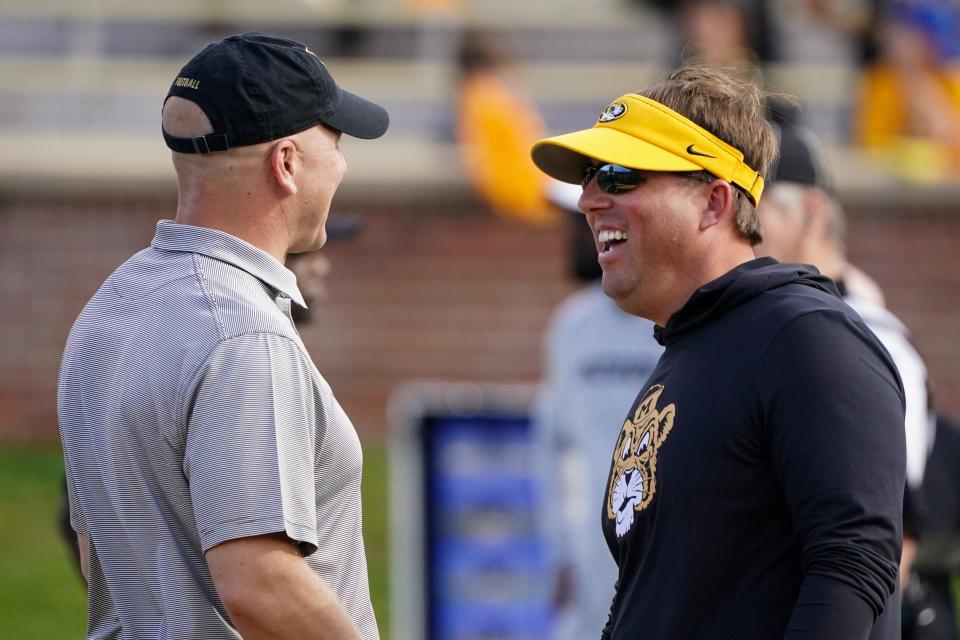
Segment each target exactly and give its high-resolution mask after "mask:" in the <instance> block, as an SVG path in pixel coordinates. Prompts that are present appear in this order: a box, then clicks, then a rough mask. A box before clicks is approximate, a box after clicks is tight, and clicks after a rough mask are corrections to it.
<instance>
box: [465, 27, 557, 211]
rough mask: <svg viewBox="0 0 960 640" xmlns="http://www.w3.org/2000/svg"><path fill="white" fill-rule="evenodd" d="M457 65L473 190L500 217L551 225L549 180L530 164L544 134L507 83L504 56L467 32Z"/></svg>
mask: <svg viewBox="0 0 960 640" xmlns="http://www.w3.org/2000/svg"><path fill="white" fill-rule="evenodd" d="M459 67H460V74H461V80H460V93H459V100H458V117H457V123H458V132H457V134H458V135H457V137H458V144H459V148H460V156H461V159H462V161H463V163H464V166H465V167H466V169H467V172H468V174H469V176H470V180H471V183H472V184H473V187H474V189H475V190H476V191H477V193H478V194H479V195H480V196H481V197H482V198H483V200H484V201H485V202H486V203H487V204H488V205H489V206H490V207H491V208H492V209H493V210H494V211H495V212H497V213H499V214H502V215H505V216H508V217H513V218H517V219H520V220H522V221H524V222H527V223H531V224H535V225H543V224H548V223H550V222H552V221H554V220H555V218H556V213H555V211H554V210H553V209H552V208H551V207H550V205H549V203H548V201H547V197H546V191H547V178H546V176H544V175H543V174H542V173H541V172H540V171H538V170H537V168H536V167H535V166H534V164H533V162H532V161H531V160H530V147H531V146H532V145H533V143H534V142H535V141H537V140H539V139H540V138H542V137H544V135H545V127H544V124H543V120H542V118H541V116H540V113H539V112H538V111H537V108H536V107H535V105H534V104H533V103H532V102H531V101H530V99H529V98H528V97H527V96H526V95H524V93H523V92H522V91H520V90H519V89H518V88H517V87H516V86H515V85H514V83H512V82H511V80H510V79H509V77H508V73H507V59H506V55H505V54H504V53H503V52H502V50H500V49H499V48H497V47H496V46H495V45H494V43H493V42H492V41H487V40H485V39H483V38H481V37H479V36H477V35H474V34H468V35H467V36H465V38H464V42H463V44H462V46H461V50H460V59H459Z"/></svg>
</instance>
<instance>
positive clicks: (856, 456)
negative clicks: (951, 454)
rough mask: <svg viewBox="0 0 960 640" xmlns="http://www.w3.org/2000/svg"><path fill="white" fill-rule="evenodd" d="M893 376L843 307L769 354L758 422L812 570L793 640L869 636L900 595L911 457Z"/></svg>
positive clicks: (791, 327) (815, 318) (796, 325)
mask: <svg viewBox="0 0 960 640" xmlns="http://www.w3.org/2000/svg"><path fill="white" fill-rule="evenodd" d="M892 367H893V365H892V363H891V362H890V360H889V356H887V354H886V352H885V351H884V350H883V348H882V347H881V346H880V344H879V343H878V342H877V340H876V339H875V338H874V337H873V335H872V334H871V333H870V332H869V330H867V329H866V327H865V326H864V325H863V324H862V322H860V321H858V320H855V319H853V317H852V316H848V315H846V314H844V313H843V312H841V311H839V310H836V311H833V310H831V311H821V312H815V313H808V314H806V315H804V316H801V317H799V318H796V319H794V320H793V321H791V322H790V323H788V324H787V325H786V326H785V327H784V329H782V330H781V331H780V333H779V334H778V335H777V336H776V337H775V338H774V340H773V341H772V342H771V344H770V346H769V348H768V350H767V352H766V353H765V354H764V357H763V362H762V365H761V376H760V379H759V389H760V406H759V408H758V411H759V413H760V415H759V421H760V424H761V425H762V429H763V430H764V431H765V435H766V441H767V442H768V443H769V447H770V455H771V459H772V461H773V465H774V468H775V472H776V474H777V476H778V480H779V482H780V485H781V487H782V490H783V493H784V496H785V498H786V501H787V504H788V506H789V509H790V512H791V515H792V519H793V522H794V530H795V539H796V542H797V544H798V545H799V546H800V549H801V569H802V572H803V581H802V583H801V587H800V593H799V596H798V598H797V601H796V604H795V606H794V610H793V614H792V616H791V619H790V623H789V626H788V628H787V632H786V634H785V638H787V639H788V640H800V639H806V638H817V639H820V640H833V639H836V640H840V639H843V640H847V639H855V638H857V639H859V638H862V639H866V638H867V637H868V636H869V634H870V630H871V628H872V626H873V623H874V620H875V619H876V618H877V616H879V615H880V613H881V612H882V611H883V609H884V607H885V606H886V605H887V602H888V601H889V600H890V596H891V594H892V593H893V592H894V589H895V587H896V581H897V566H898V560H899V557H900V545H901V536H902V509H903V506H902V500H903V489H904V482H905V472H906V453H905V450H904V448H905V447H904V430H903V424H904V422H903V419H904V418H903V416H904V399H903V389H902V386H901V384H900V382H899V378H898V377H897V375H896V373H895V370H894V369H893V368H892Z"/></svg>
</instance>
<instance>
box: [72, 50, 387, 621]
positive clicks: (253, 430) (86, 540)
mask: <svg viewBox="0 0 960 640" xmlns="http://www.w3.org/2000/svg"><path fill="white" fill-rule="evenodd" d="M162 116H163V131H162V133H163V137H164V140H165V141H166V144H167V146H168V147H169V148H170V149H172V150H173V165H174V168H175V170H176V174H177V180H178V187H179V198H178V204H177V213H176V220H175V221H160V222H159V223H158V225H157V231H156V235H155V237H154V239H153V242H152V243H151V246H150V247H148V248H147V249H144V250H143V251H141V252H139V253H138V254H136V255H135V256H133V257H132V258H130V259H129V260H128V261H127V262H126V263H124V264H123V265H121V266H120V267H119V268H118V269H117V270H116V271H115V272H114V273H113V274H112V275H110V276H109V278H108V279H107V281H106V282H105V283H104V285H103V286H102V287H101V288H100V290H99V291H98V292H97V293H96V294H95V295H94V297H93V298H92V299H91V301H90V302H89V303H88V304H87V306H86V307H85V308H84V310H83V312H82V313H81V314H80V317H79V318H78V319H77V321H76V323H75V324H74V326H73V328H72V330H71V332H70V337H69V338H68V342H67V345H66V348H65V351H64V356H63V360H62V363H61V369H60V378H59V389H58V413H59V421H60V434H61V440H62V444H63V450H64V458H65V462H66V471H67V490H68V494H69V502H70V523H71V526H72V527H73V528H74V530H75V531H76V532H77V534H78V539H79V547H80V552H81V564H82V569H83V574H84V577H85V578H86V579H87V582H88V587H89V606H88V612H89V620H88V637H91V638H101V637H131V638H139V639H147V638H206V639H219V638H238V637H241V636H242V637H245V638H280V637H284V638H298V639H301V638H302V639H306V638H351V639H353V638H362V639H363V640H375V639H377V638H378V637H379V632H378V629H377V623H376V619H375V617H374V612H373V608H372V606H371V603H370V595H369V588H368V582H367V567H366V559H365V555H364V549H363V539H362V535H361V517H360V474H361V466H362V454H361V451H360V444H359V440H358V439H357V435H356V431H355V430H354V428H353V425H352V424H351V423H350V420H349V419H348V418H347V416H346V414H345V413H344V411H343V410H342V409H341V407H340V405H339V404H338V403H337V401H336V399H335V398H334V396H333V393H332V391H331V390H330V387H329V385H328V384H327V383H326V381H325V380H324V379H323V378H322V377H321V375H320V374H319V372H318V371H317V369H316V367H315V366H314V365H313V362H312V361H311V359H310V356H309V355H308V354H307V352H306V349H305V347H304V345H303V343H302V341H301V340H300V337H299V335H298V333H297V331H296V328H295V326H294V321H293V318H292V312H291V308H292V306H293V305H298V306H301V307H302V306H306V305H305V303H304V297H303V295H302V293H301V291H300V289H299V287H298V283H297V278H296V276H295V274H294V273H293V272H292V271H290V270H289V269H287V268H286V267H284V261H285V260H286V258H287V257H288V255H290V254H296V253H301V252H306V251H313V250H315V249H318V248H320V247H321V246H323V244H324V243H325V241H326V239H327V233H326V229H325V222H326V219H327V216H328V212H329V209H330V203H331V199H332V197H333V195H334V192H335V191H336V189H337V186H338V185H339V183H340V181H341V180H342V178H343V176H344V173H345V171H346V163H345V161H344V159H343V155H342V153H341V151H340V148H339V140H340V137H341V135H342V134H346V135H351V136H355V137H360V138H376V137H379V136H381V135H383V134H384V133H385V131H386V129H387V126H388V116H387V113H386V111H384V110H383V109H382V108H381V107H379V106H378V105H376V104H374V103H371V102H369V101H367V100H364V99H363V98H360V97H358V96H355V95H353V94H351V93H349V92H347V91H345V90H343V89H341V88H340V87H339V86H337V84H336V82H335V81H334V79H333V77H332V76H331V75H330V73H329V71H328V70H327V69H326V67H325V66H324V64H323V63H322V62H321V61H320V60H319V59H318V58H317V57H316V56H315V55H314V54H313V53H312V52H310V50H309V49H308V48H307V47H306V46H304V45H302V44H300V43H297V42H293V41H290V40H285V39H281V38H275V37H272V36H269V35H265V34H258V33H248V34H243V35H237V36H231V37H229V38H226V39H225V40H223V41H221V42H218V43H215V44H212V45H210V46H208V47H207V48H206V49H204V50H203V51H202V52H200V53H199V54H197V55H196V56H195V57H194V58H193V59H191V60H190V61H189V62H188V63H187V64H186V65H185V66H184V67H183V69H182V70H181V71H180V73H179V74H178V77H177V78H176V79H175V80H174V82H173V84H172V86H171V87H170V90H169V93H168V96H167V98H166V100H165V102H164V105H163V113H162Z"/></svg>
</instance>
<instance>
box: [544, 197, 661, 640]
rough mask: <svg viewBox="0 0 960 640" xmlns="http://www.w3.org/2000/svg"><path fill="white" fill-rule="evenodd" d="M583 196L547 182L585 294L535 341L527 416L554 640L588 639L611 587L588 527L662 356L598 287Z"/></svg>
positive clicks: (640, 324)
mask: <svg viewBox="0 0 960 640" xmlns="http://www.w3.org/2000/svg"><path fill="white" fill-rule="evenodd" d="M581 193H582V189H581V188H580V187H579V186H576V185H569V184H563V183H560V182H553V183H552V186H551V189H550V199H551V201H552V202H553V203H554V204H556V205H557V206H558V207H559V208H560V209H562V210H563V211H564V212H565V216H564V217H565V219H566V220H565V221H566V224H567V230H568V245H567V246H568V255H569V259H570V262H569V264H570V267H571V275H572V276H573V277H574V278H575V279H576V280H577V281H578V282H580V283H581V284H584V285H585V286H584V287H583V288H582V289H580V290H579V291H577V292H575V293H574V294H572V295H571V296H570V297H568V298H567V299H566V300H564V301H563V302H562V303H561V304H560V306H559V307H558V308H557V309H556V311H555V312H554V314H553V316H552V318H551V320H550V327H549V329H548V332H547V336H546V339H545V342H544V356H545V357H544V371H545V376H546V378H545V380H544V384H543V390H542V394H541V397H540V398H539V402H538V403H537V413H536V415H535V421H536V428H537V434H538V436H539V437H540V438H541V439H542V442H541V444H540V446H539V447H538V449H537V450H538V454H539V455H540V456H541V457H542V463H541V465H540V468H541V470H542V471H541V476H540V477H541V481H542V482H543V483H544V484H545V487H546V489H545V490H546V491H547V493H548V495H550V496H551V499H550V500H549V503H548V505H545V507H548V509H549V513H546V514H543V515H542V517H541V521H542V522H543V524H544V528H545V534H546V540H547V544H548V548H549V549H550V556H551V561H552V565H553V567H554V573H553V581H552V592H553V593H552V600H553V607H554V613H555V618H554V622H555V626H554V632H553V635H552V637H553V638H555V639H556V640H579V639H581V638H592V637H596V635H597V631H598V630H599V629H602V628H603V625H604V623H605V622H606V619H607V613H608V612H609V610H610V601H611V599H612V598H613V594H614V588H613V585H614V583H615V582H616V581H617V565H616V563H615V562H614V560H613V558H612V557H611V555H610V549H609V548H608V547H607V543H606V541H605V540H604V538H603V533H602V532H601V531H600V528H599V527H597V520H596V509H595V506H596V505H597V504H599V503H600V502H601V501H602V500H603V493H604V489H605V487H606V481H607V473H608V471H609V466H610V443H612V442H613V441H614V440H615V439H616V437H617V434H618V433H619V432H620V427H621V425H622V424H623V416H624V415H625V414H626V412H627V410H628V409H629V408H630V405H631V404H632V403H633V401H634V399H635V398H636V395H637V389H640V388H641V387H642V385H643V383H644V382H645V381H646V379H647V377H648V376H649V375H650V373H651V372H652V371H653V368H654V366H655V365H656V364H657V360H658V359H659V358H660V354H661V353H662V352H663V348H662V347H661V346H660V345H659V344H657V343H656V341H655V340H654V339H653V323H652V322H651V321H649V320H647V319H645V318H638V317H637V316H632V315H630V314H629V313H626V312H625V311H623V310H622V309H621V308H620V307H618V306H617V304H616V303H615V302H614V301H613V300H611V299H610V298H609V297H607V296H606V295H605V294H604V293H603V290H602V289H601V286H600V277H601V276H602V275H603V272H602V271H601V269H600V265H599V263H598V262H597V248H596V245H595V244H594V241H593V234H592V233H591V232H590V227H589V226H587V224H586V221H585V220H584V218H583V214H581V213H580V211H579V210H578V209H577V200H578V199H579V198H580V194H581Z"/></svg>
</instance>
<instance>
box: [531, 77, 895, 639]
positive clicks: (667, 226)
mask: <svg viewBox="0 0 960 640" xmlns="http://www.w3.org/2000/svg"><path fill="white" fill-rule="evenodd" d="M763 101H764V95H763V92H762V91H760V90H759V89H758V88H757V87H756V86H754V85H752V84H750V83H749V82H746V81H743V80H738V79H736V78H735V77H733V76H731V75H728V74H724V73H722V72H720V71H717V70H714V69H711V68H708V67H703V66H684V67H682V68H680V69H678V70H677V71H674V72H672V73H671V74H669V75H668V76H667V77H666V78H665V79H663V80H662V81H660V82H658V83H655V84H654V85H652V86H650V87H647V88H646V89H644V90H643V91H642V92H641V93H630V94H626V95H624V96H621V97H620V98H618V99H616V100H615V101H614V102H612V103H611V104H610V105H609V106H608V107H607V108H606V109H605V110H604V111H603V113H602V114H601V115H600V117H599V119H598V120H597V122H596V123H595V124H594V126H593V127H592V128H590V129H586V130H582V131H576V132H573V133H569V134H564V135H560V136H555V137H552V138H548V139H546V140H542V141H540V142H539V143H537V145H535V146H534V148H533V151H532V154H533V158H534V161H535V162H536V163H537V165H538V166H539V167H540V168H541V169H542V170H543V171H544V172H545V173H547V174H548V175H550V176H551V177H553V178H555V179H558V180H561V181H563V182H568V183H573V184H576V183H580V184H581V185H582V186H583V189H584V191H583V195H582V196H581V198H580V201H579V208H580V210H581V211H583V212H585V215H586V218H587V222H588V223H589V225H590V228H591V230H592V232H593V235H594V241H595V243H596V246H597V250H598V253H599V261H600V264H601V267H602V268H603V278H602V286H603V291H604V292H605V293H606V294H607V295H608V296H610V297H612V298H613V299H614V300H615V301H616V302H617V304H618V305H619V306H620V307H621V308H622V309H624V310H625V311H627V312H629V313H632V314H634V315H638V316H641V317H646V318H648V319H651V320H653V321H654V322H656V323H657V325H658V326H657V327H656V330H655V335H656V338H657V340H658V342H660V343H661V344H663V345H664V347H665V350H664V353H663V355H662V356H661V358H660V360H659V362H658V363H657V366H656V368H655V370H654V371H653V373H652V374H651V376H650V378H649V379H648V381H647V382H646V383H645V385H644V387H642V388H641V389H640V390H639V391H640V393H639V394H638V397H637V400H636V401H635V403H634V405H633V407H632V408H631V410H630V412H629V413H628V414H627V419H626V421H625V422H624V423H623V427H622V429H621V433H620V435H619V437H618V438H617V440H616V442H615V445H614V447H613V451H612V461H611V466H610V473H609V477H608V482H607V491H606V496H605V499H604V504H603V507H602V516H601V521H602V527H603V532H604V535H605V536H606V539H607V543H608V545H609V547H610V550H611V553H612V554H613V555H614V557H615V559H616V560H617V564H618V567H619V573H618V581H617V586H616V595H615V596H614V599H613V602H612V604H611V609H610V616H609V619H608V623H607V626H606V627H605V629H604V631H603V633H602V637H603V638H609V639H610V640H626V639H627V638H640V637H642V638H646V639H647V640H659V639H663V640H666V639H670V640H676V639H693V638H703V639H708V638H710V639H712V638H732V637H736V638H742V639H748V638H756V639H757V640H760V639H763V640H768V639H769V638H780V637H788V638H794V639H799V638H811V639H813V638H827V637H833V638H866V637H868V636H871V634H873V635H872V637H873V638H875V639H877V640H879V639H883V640H892V639H893V638H898V637H899V633H900V629H899V626H900V625H899V608H898V606H897V604H898V602H899V600H898V593H897V579H896V577H897V561H898V559H899V556H900V544H901V518H902V514H901V510H902V494H903V487H904V483H905V479H904V472H905V453H904V446H903V408H904V400H903V389H902V387H901V385H900V382H899V378H898V376H897V373H896V368H895V366H894V364H893V362H892V361H891V360H890V359H889V357H888V356H887V354H886V351H885V350H884V349H883V347H882V345H880V343H879V342H878V341H877V339H876V337H875V336H874V335H873V334H872V333H871V332H870V330H869V329H868V328H867V327H866V326H865V325H864V324H863V322H862V321H861V320H860V318H859V317H857V316H856V314H855V313H854V312H853V311H852V310H851V309H850V308H849V307H848V306H847V305H845V304H844V303H843V301H842V300H841V299H840V296H839V292H838V291H837V290H836V287H835V286H834V285H833V283H832V282H831V281H830V280H829V279H827V278H826V277H824V276H822V275H820V274H819V273H818V272H817V271H816V270H815V269H813V268H811V267H806V266H803V265H781V264H778V263H777V262H776V261H775V260H773V259H771V258H755V256H754V246H755V245H756V244H758V243H759V242H760V240H761V239H762V232H761V227H760V221H759V219H758V217H757V215H756V210H755V207H756V206H757V204H758V202H759V201H760V197H761V194H762V192H763V185H764V179H763V176H765V175H766V174H767V169H768V167H769V166H770V164H771V163H772V161H773V159H774V157H775V155H776V146H777V145H776V138H775V136H774V134H773V131H772V130H771V127H770V125H769V123H768V122H767V121H766V119H765V113H764V104H763Z"/></svg>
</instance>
